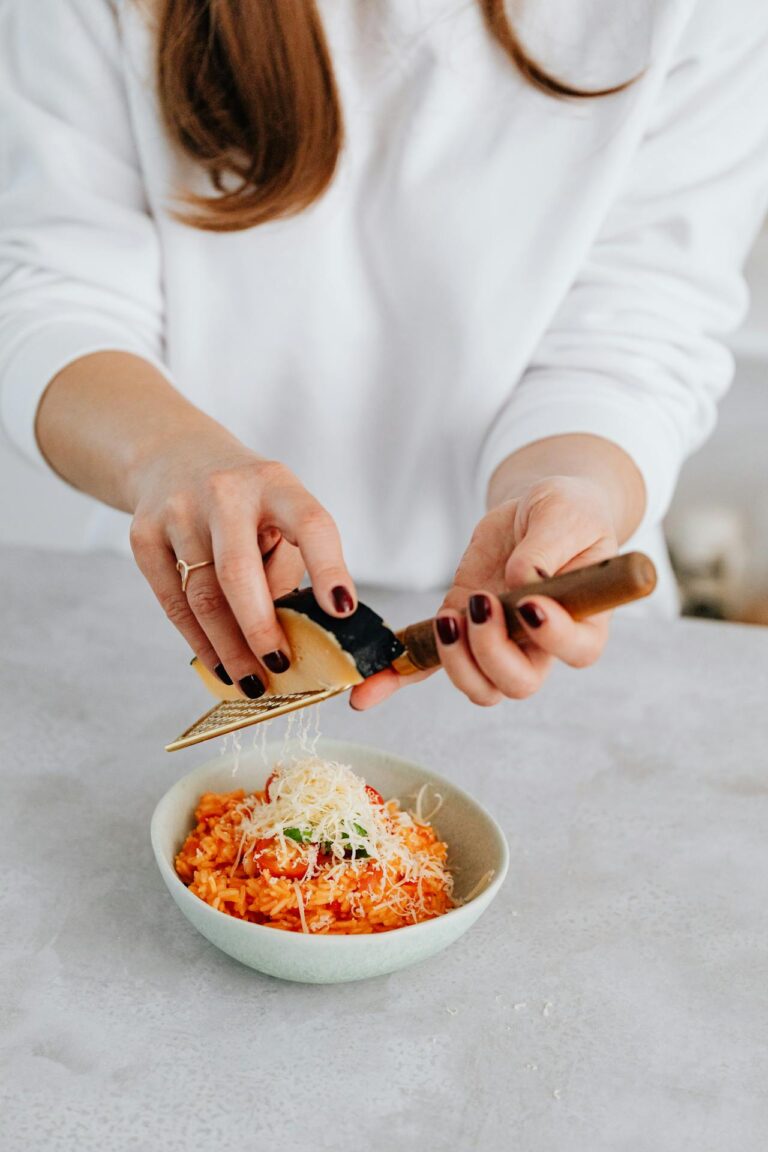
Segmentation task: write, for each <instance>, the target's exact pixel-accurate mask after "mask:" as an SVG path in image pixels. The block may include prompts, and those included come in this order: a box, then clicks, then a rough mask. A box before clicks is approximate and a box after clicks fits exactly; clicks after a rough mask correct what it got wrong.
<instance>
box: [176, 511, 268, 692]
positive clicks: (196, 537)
mask: <svg viewBox="0 0 768 1152" xmlns="http://www.w3.org/2000/svg"><path fill="white" fill-rule="evenodd" d="M170 544H171V547H172V548H173V551H174V553H175V554H176V555H177V556H184V557H186V556H206V555H209V556H210V554H211V550H212V543H211V541H210V540H207V541H204V540H203V538H202V534H198V533H194V534H190V535H186V536H183V537H177V536H176V535H175V534H171V538H170ZM186 599H187V603H188V604H189V607H190V609H191V611H192V612H193V613H194V616H195V619H196V620H197V622H198V624H199V625H200V627H201V628H202V629H203V631H204V632H205V634H206V636H207V637H208V639H209V640H210V642H211V644H212V646H213V648H214V649H215V651H216V652H217V653H218V656H219V660H220V661H221V663H222V664H223V665H224V668H225V669H226V672H227V674H228V675H229V678H230V679H231V680H233V681H234V682H235V683H236V684H238V686H239V687H240V689H241V691H242V692H243V694H244V695H245V696H248V697H250V698H251V699H257V698H258V697H259V696H262V695H263V694H264V690H265V687H266V683H267V680H268V677H267V675H266V672H265V670H264V668H263V667H262V666H261V664H260V662H259V660H257V659H256V658H255V653H254V652H253V651H252V650H251V648H250V646H249V645H248V643H247V640H246V637H245V636H244V634H243V632H242V629H241V628H240V626H239V624H238V622H237V620H236V618H235V616H234V613H233V611H232V608H231V606H230V604H229V599H228V596H227V594H226V592H225V590H224V588H223V587H222V584H221V580H220V577H219V574H218V569H217V568H216V567H214V565H210V566H209V567H207V568H198V569H197V570H196V571H193V572H190V573H189V578H188V580H187V589H186Z"/></svg>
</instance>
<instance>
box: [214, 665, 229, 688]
mask: <svg viewBox="0 0 768 1152" xmlns="http://www.w3.org/2000/svg"><path fill="white" fill-rule="evenodd" d="M214 672H215V673H216V675H217V676H218V678H219V680H221V682H222V684H231V683H232V677H231V676H230V675H229V674H228V672H227V670H226V668H225V667H224V665H223V664H217V665H216V667H215V668H214Z"/></svg>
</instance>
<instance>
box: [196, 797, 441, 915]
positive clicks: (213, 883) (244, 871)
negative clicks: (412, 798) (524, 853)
mask: <svg viewBox="0 0 768 1152" xmlns="http://www.w3.org/2000/svg"><path fill="white" fill-rule="evenodd" d="M264 802H265V796H264V793H263V792H256V793H253V794H250V795H248V796H247V797H246V794H245V792H244V791H243V790H242V789H240V790H238V791H236V792H226V793H216V792H207V793H205V794H204V795H203V796H201V797H200V801H199V803H198V805H197V808H196V810H195V820H196V822H197V823H196V826H195V828H194V830H193V831H192V832H190V834H189V835H188V836H187V839H186V840H185V842H184V845H183V847H182V849H181V851H180V852H179V854H178V856H177V857H176V871H177V873H178V875H179V877H180V878H181V879H182V880H183V882H184V883H185V884H186V885H187V886H188V888H189V890H190V892H193V893H194V895H195V896H199V897H200V899H201V900H204V901H205V902H206V903H207V904H210V905H211V906H212V907H213V908H217V909H218V910H219V911H220V912H226V913H227V914H228V915H230V916H235V917H237V918H238V919H240V920H249V921H251V922H252V923H254V924H264V925H268V926H269V927H271V928H280V929H282V930H284V931H288V932H302V931H306V932H309V933H312V934H315V935H348V934H355V935H357V934H362V933H368V932H388V931H390V930H391V929H393V928H402V927H405V926H406V925H408V924H416V923H418V922H420V921H422V920H431V919H433V918H434V917H435V916H440V915H442V913H444V912H447V911H448V910H449V909H450V908H452V907H453V901H452V898H451V892H452V879H451V875H450V873H449V872H448V870H447V868H446V866H445V860H446V853H447V846H446V845H445V843H443V841H441V840H439V839H438V838H437V834H436V833H435V831H434V829H433V828H432V826H431V825H430V824H428V823H426V822H421V821H419V820H417V819H415V818H413V817H411V816H410V815H409V814H407V813H404V812H401V810H400V807H399V805H398V803H397V801H396V800H390V801H389V802H388V803H387V804H385V806H384V813H385V816H386V819H387V821H388V822H389V824H390V827H391V829H392V831H393V832H394V833H395V835H397V836H398V837H399V838H400V839H401V840H402V843H403V854H402V858H400V857H395V858H394V859H393V860H391V861H390V862H389V863H388V864H387V866H386V867H382V866H381V865H380V863H379V862H378V861H376V860H375V859H357V860H343V861H341V862H340V861H338V860H335V859H331V858H328V859H327V860H323V859H322V858H321V860H320V861H319V862H316V863H315V865H314V867H312V865H311V861H310V853H309V852H308V848H307V847H306V846H303V845H298V844H293V843H292V842H290V841H288V842H287V843H286V844H285V846H284V851H283V854H282V855H280V851H279V849H278V850H276V849H274V848H273V849H272V850H271V852H270V856H269V859H271V861H272V865H273V869H274V870H275V871H281V870H283V871H285V870H287V871H289V872H293V873H294V875H292V876H288V875H278V874H273V873H272V872H270V871H269V870H266V869H267V866H266V865H265V864H264V859H265V857H264V856H263V855H262V856H261V857H259V856H257V855H255V854H254V853H255V848H254V843H253V842H251V843H249V842H247V841H246V840H245V838H244V836H243V834H242V832H241V831H240V830H239V825H240V824H241V823H242V822H243V820H244V819H245V818H246V817H247V815H248V812H249V810H250V809H252V807H253V805H256V804H261V803H264ZM270 843H271V842H270ZM258 844H260V845H262V846H263V844H264V842H263V841H259V842H258ZM276 851H277V855H276ZM260 866H261V868H263V869H264V870H260ZM283 866H285V867H283ZM414 866H416V867H414ZM297 871H298V872H299V873H301V875H300V876H299V877H297V876H296V875H295V873H296V872H297ZM417 871H418V875H417V874H416V872H417ZM313 873H314V874H313Z"/></svg>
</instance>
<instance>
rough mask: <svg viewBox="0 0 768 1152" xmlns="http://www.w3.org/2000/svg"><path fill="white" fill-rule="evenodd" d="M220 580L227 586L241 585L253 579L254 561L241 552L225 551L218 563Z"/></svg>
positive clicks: (217, 568) (217, 569)
mask: <svg viewBox="0 0 768 1152" xmlns="http://www.w3.org/2000/svg"><path fill="white" fill-rule="evenodd" d="M216 574H217V576H218V577H219V581H220V582H221V583H222V584H223V585H226V586H227V587H241V586H242V585H243V584H248V583H250V582H251V581H252V580H253V563H252V561H251V560H250V559H249V558H248V557H247V556H242V555H240V554H239V553H224V555H223V556H221V558H220V559H219V560H218V561H217V563H216Z"/></svg>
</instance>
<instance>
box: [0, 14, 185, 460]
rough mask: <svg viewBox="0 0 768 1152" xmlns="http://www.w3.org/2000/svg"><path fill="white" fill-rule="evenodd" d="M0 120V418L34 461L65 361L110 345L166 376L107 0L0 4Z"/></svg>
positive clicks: (149, 245)
mask: <svg viewBox="0 0 768 1152" xmlns="http://www.w3.org/2000/svg"><path fill="white" fill-rule="evenodd" d="M0 125H2V131H1V135H0V414H1V416H2V423H3V425H4V427H5V430H6V432H7V434H8V435H9V437H10V438H11V440H13V441H15V443H16V444H17V445H18V446H19V447H20V448H21V449H22V451H24V452H25V453H26V454H27V455H28V456H29V457H30V458H31V459H33V460H36V461H38V462H40V463H42V462H43V458H42V456H41V454H40V452H39V449H38V447H37V443H36V440H35V434H34V422H35V415H36V412H37V406H38V403H39V401H40V398H41V396H42V394H43V392H44V391H45V389H46V387H47V385H48V384H49V383H50V381H51V380H52V379H53V377H54V376H55V375H56V374H57V373H58V372H59V371H60V370H61V369H62V368H64V367H66V366H67V364H69V363H71V362H72V361H73V360H75V359H77V358H78V357H80V356H84V355H86V354H88V353H91V352H97V351H105V350H120V351H126V352H132V353H134V354H136V355H138V356H142V357H143V358H144V359H146V360H149V361H150V362H152V363H154V364H155V365H156V366H157V367H158V368H159V369H160V370H161V371H163V372H165V369H164V367H163V363H162V359H163V304H162V291H161V276H160V257H159V246H158V239H157V235H156V231H155V226H154V223H153V220H152V218H151V216H150V213H149V210H148V206H147V203H146V197H145V192H144V187H143V181H142V175H141V170H140V165H139V158H138V156H137V152H136V146H135V142H134V137H133V133H132V130H131V121H130V113H129V107H128V101H127V97H126V92H125V87H124V84H123V78H122V61H121V48H120V38H119V30H118V25H117V15H116V11H115V9H114V7H113V5H112V4H111V3H110V2H109V0H34V3H30V2H29V0H4V2H3V3H2V5H0ZM166 375H167V373H166Z"/></svg>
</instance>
